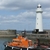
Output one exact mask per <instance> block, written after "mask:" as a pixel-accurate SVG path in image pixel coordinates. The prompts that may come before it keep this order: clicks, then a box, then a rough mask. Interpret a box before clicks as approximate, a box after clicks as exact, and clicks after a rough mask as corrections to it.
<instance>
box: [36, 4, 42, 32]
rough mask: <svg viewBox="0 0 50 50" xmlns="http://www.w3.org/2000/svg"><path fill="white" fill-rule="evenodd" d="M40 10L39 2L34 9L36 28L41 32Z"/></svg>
mask: <svg viewBox="0 0 50 50" xmlns="http://www.w3.org/2000/svg"><path fill="white" fill-rule="evenodd" d="M42 12H43V11H42V9H41V5H40V4H39V5H38V6H37V10H36V30H37V31H39V32H43V25H42Z"/></svg>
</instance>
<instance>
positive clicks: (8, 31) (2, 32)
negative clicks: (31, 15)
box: [0, 30, 16, 35]
mask: <svg viewBox="0 0 50 50" xmlns="http://www.w3.org/2000/svg"><path fill="white" fill-rule="evenodd" d="M0 35H16V30H0Z"/></svg>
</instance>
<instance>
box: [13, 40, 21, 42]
mask: <svg viewBox="0 0 50 50" xmlns="http://www.w3.org/2000/svg"><path fill="white" fill-rule="evenodd" d="M13 42H21V41H14V40H13Z"/></svg>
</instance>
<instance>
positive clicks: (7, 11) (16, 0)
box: [0, 0, 50, 30]
mask: <svg viewBox="0 0 50 50" xmlns="http://www.w3.org/2000/svg"><path fill="white" fill-rule="evenodd" d="M38 4H41V6H42V10H43V14H42V17H43V29H50V0H0V30H7V29H16V30H33V29H35V23H36V9H37V5H38Z"/></svg>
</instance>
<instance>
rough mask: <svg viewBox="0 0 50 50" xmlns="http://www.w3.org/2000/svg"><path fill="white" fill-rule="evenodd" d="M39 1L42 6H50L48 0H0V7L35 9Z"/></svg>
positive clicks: (6, 8) (49, 0)
mask: <svg viewBox="0 0 50 50" xmlns="http://www.w3.org/2000/svg"><path fill="white" fill-rule="evenodd" d="M39 3H40V4H41V5H43V8H47V7H50V0H0V9H5V10H8V9H9V10H19V9H26V10H28V9H35V8H36V6H37V4H39Z"/></svg>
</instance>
